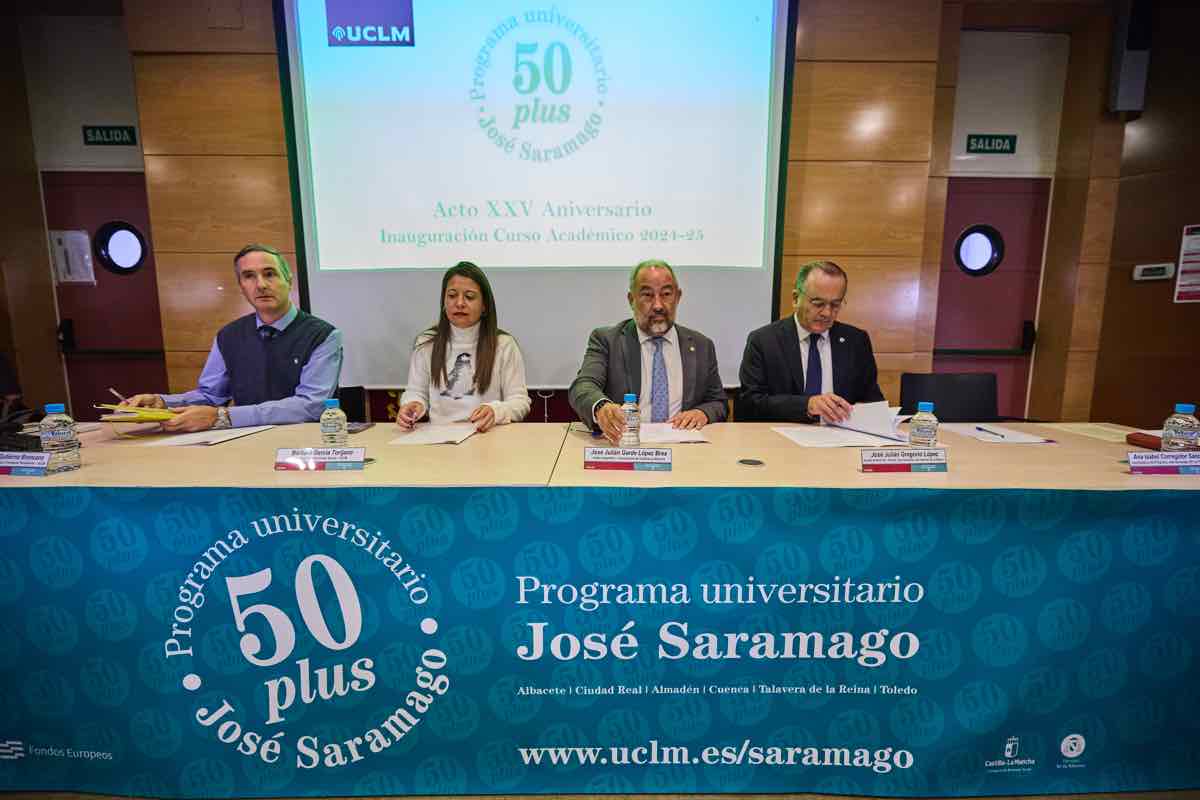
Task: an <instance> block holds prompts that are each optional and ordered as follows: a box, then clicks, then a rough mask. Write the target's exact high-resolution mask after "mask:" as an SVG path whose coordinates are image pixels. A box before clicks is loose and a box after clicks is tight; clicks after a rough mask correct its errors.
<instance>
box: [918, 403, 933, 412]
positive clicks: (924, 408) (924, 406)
mask: <svg viewBox="0 0 1200 800" xmlns="http://www.w3.org/2000/svg"><path fill="white" fill-rule="evenodd" d="M917 411H920V412H925V413H932V411H933V403H928V402H925V401H921V402H920V403H917Z"/></svg>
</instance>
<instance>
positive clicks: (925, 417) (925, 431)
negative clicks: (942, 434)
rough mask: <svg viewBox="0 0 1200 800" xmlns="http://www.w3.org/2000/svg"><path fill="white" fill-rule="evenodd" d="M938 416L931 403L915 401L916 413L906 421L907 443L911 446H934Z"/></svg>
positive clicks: (935, 443) (935, 444)
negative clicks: (935, 414)
mask: <svg viewBox="0 0 1200 800" xmlns="http://www.w3.org/2000/svg"><path fill="white" fill-rule="evenodd" d="M937 433H938V418H937V417H935V416H934V415H933V403H926V402H921V403H917V413H916V414H915V415H913V418H912V419H911V420H909V422H908V443H909V444H911V445H912V446H913V447H936V446H937Z"/></svg>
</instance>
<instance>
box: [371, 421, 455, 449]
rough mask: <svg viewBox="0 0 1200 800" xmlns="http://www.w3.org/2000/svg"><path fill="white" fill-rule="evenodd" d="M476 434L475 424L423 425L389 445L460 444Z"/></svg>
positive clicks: (398, 437)
mask: <svg viewBox="0 0 1200 800" xmlns="http://www.w3.org/2000/svg"><path fill="white" fill-rule="evenodd" d="M474 433H475V423H473V422H452V423H450V424H448V425H434V424H432V423H423V424H420V425H417V426H416V427H415V428H413V429H412V430H411V431H408V432H407V433H402V434H400V435H399V436H397V437H396V438H395V439H392V440H391V441H390V442H388V444H459V443H460V442H462V441H464V440H466V439H468V438H469V437H470V436H472V435H473V434H474Z"/></svg>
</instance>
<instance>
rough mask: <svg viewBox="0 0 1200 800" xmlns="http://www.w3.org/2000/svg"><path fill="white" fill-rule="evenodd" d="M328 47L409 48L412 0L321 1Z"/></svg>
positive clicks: (411, 39)
mask: <svg viewBox="0 0 1200 800" xmlns="http://www.w3.org/2000/svg"><path fill="white" fill-rule="evenodd" d="M325 24H326V26H327V30H328V33H329V46H330V47H412V46H413V45H414V44H415V39H414V34H413V0H325Z"/></svg>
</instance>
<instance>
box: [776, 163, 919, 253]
mask: <svg viewBox="0 0 1200 800" xmlns="http://www.w3.org/2000/svg"><path fill="white" fill-rule="evenodd" d="M928 174H929V166H928V164H925V163H913V164H897V163H881V162H833V163H831V162H813V161H793V162H791V164H790V165H789V173H788V187H787V195H788V196H787V211H786V214H785V217H786V223H785V228H784V252H785V253H846V254H850V255H864V256H867V255H883V256H895V255H904V256H913V257H920V255H921V244H922V238H923V236H924V227H925V189H926V186H927V180H928Z"/></svg>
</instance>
